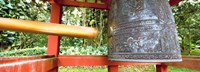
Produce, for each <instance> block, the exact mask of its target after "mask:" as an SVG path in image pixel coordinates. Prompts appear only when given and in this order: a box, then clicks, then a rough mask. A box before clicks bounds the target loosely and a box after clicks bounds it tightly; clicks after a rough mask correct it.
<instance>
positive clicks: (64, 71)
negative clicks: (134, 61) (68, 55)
mask: <svg viewBox="0 0 200 72" xmlns="http://www.w3.org/2000/svg"><path fill="white" fill-rule="evenodd" d="M168 71H169V72H200V71H198V70H191V69H186V68H177V67H172V66H169V68H168ZM59 72H108V71H107V68H106V67H101V68H100V67H60V69H59ZM119 72H155V68H154V66H148V67H147V66H143V67H142V66H140V67H135V68H134V67H120V68H119Z"/></svg>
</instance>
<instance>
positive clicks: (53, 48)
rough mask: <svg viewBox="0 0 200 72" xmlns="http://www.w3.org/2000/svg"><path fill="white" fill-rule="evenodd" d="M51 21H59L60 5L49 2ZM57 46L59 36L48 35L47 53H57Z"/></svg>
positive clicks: (58, 44) (56, 54) (60, 14)
mask: <svg viewBox="0 0 200 72" xmlns="http://www.w3.org/2000/svg"><path fill="white" fill-rule="evenodd" d="M50 17H51V18H50V22H51V23H61V17H62V5H59V4H56V3H52V4H51V16H50ZM59 46H60V37H59V36H54V35H49V36H48V49H47V50H48V51H47V54H49V55H55V56H58V55H59Z"/></svg>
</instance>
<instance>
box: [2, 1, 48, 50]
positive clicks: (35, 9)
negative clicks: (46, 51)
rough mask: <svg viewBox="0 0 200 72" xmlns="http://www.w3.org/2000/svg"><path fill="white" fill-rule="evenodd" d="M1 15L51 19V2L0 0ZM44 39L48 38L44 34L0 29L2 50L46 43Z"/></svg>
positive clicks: (27, 18) (43, 19)
mask: <svg viewBox="0 0 200 72" xmlns="http://www.w3.org/2000/svg"><path fill="white" fill-rule="evenodd" d="M0 17H4V18H15V19H25V20H34V21H49V3H42V2H31V1H28V0H0ZM44 39H47V38H46V36H44V35H37V34H30V33H21V32H11V31H0V50H5V49H6V50H8V49H14V48H17V49H19V48H31V47H34V46H41V45H46V44H44V43H47V41H46V40H44ZM36 41H37V42H36Z"/></svg>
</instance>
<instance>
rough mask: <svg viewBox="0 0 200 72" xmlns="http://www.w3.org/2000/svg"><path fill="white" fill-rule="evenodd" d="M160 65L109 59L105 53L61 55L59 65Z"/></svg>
mask: <svg viewBox="0 0 200 72" xmlns="http://www.w3.org/2000/svg"><path fill="white" fill-rule="evenodd" d="M155 64H156V65H160V64H161V63H147V62H146V63H141V62H119V61H109V60H108V58H107V56H104V55H94V56H92V55H81V56H79V55H60V56H58V66H106V65H111V66H116V65H155Z"/></svg>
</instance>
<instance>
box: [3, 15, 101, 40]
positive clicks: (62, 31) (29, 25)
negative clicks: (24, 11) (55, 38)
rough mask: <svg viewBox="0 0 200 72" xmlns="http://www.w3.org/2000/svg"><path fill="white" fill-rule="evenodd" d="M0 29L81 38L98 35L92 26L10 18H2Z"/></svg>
mask: <svg viewBox="0 0 200 72" xmlns="http://www.w3.org/2000/svg"><path fill="white" fill-rule="evenodd" d="M0 29H4V30H12V31H20V32H31V33H40V34H49V35H59V36H70V37H81V38H94V37H96V36H97V30H96V29H94V28H91V27H81V26H67V25H63V24H53V23H44V22H36V21H27V20H17V19H9V18H0Z"/></svg>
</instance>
